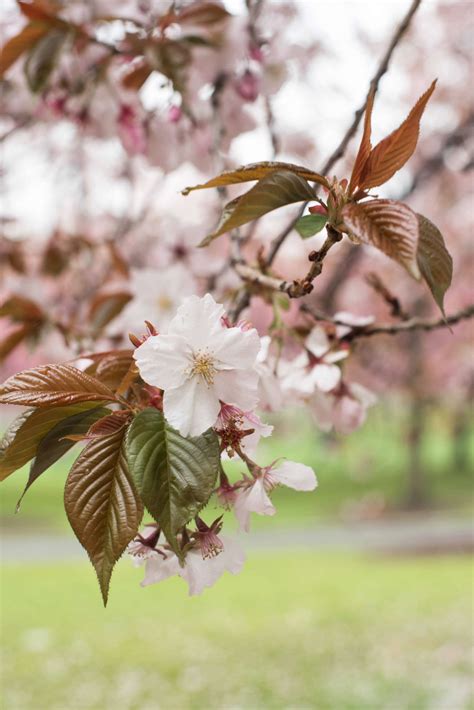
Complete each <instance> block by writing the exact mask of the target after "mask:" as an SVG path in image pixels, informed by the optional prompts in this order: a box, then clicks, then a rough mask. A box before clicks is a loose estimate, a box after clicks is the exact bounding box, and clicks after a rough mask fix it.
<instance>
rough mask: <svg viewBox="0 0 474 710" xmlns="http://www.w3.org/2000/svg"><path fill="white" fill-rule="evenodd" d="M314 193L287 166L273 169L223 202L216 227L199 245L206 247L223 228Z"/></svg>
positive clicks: (234, 225)
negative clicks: (242, 191) (249, 187)
mask: <svg viewBox="0 0 474 710" xmlns="http://www.w3.org/2000/svg"><path fill="white" fill-rule="evenodd" d="M314 197H315V193H314V190H313V188H312V187H310V185H309V184H308V182H307V181H306V180H305V179H304V178H302V177H300V176H299V175H297V174H296V173H292V172H290V171H289V170H277V171H275V172H272V173H270V174H269V175H267V176H266V177H264V178H262V179H261V180H259V182H258V183H257V184H256V185H255V186H254V187H252V189H251V190H249V191H248V192H246V193H245V194H244V195H241V196H240V197H237V198H236V199H235V200H232V201H231V202H228V203H227V204H226V206H225V207H224V211H223V213H222V217H221V220H220V222H219V224H218V225H217V228H216V229H215V231H214V232H212V234H209V235H208V236H207V237H206V238H205V239H204V240H203V241H202V242H201V244H199V246H200V247H205V246H207V245H208V244H210V243H211V242H212V241H213V240H214V239H216V237H219V236H220V235H221V234H224V232H228V231H229V230H231V229H235V228H236V227H240V226H241V225H242V224H246V223H247V222H251V221H252V220H254V219H258V218H259V217H262V216H263V215H264V214H267V212H271V211H272V210H276V209H277V208H278V207H283V206H284V205H290V204H292V203H294V202H304V201H305V200H314Z"/></svg>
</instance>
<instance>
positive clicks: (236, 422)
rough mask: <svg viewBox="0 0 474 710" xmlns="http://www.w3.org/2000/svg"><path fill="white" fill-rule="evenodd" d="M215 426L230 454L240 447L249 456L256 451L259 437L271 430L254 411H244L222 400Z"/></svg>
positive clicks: (266, 434)
mask: <svg viewBox="0 0 474 710" xmlns="http://www.w3.org/2000/svg"><path fill="white" fill-rule="evenodd" d="M215 428H216V431H217V433H218V434H219V436H220V437H221V440H222V445H223V447H224V448H225V449H227V450H228V453H229V454H230V455H232V453H233V452H234V451H235V450H236V449H238V448H241V449H242V451H244V452H245V453H246V454H248V455H249V456H252V455H253V454H254V453H255V452H256V450H257V445H258V442H259V441H260V437H262V436H263V437H267V436H270V434H271V433H272V431H273V427H272V426H271V425H270V424H265V423H264V422H262V420H261V419H260V417H259V416H258V415H257V414H255V412H252V411H247V412H244V411H243V410H242V409H240V408H239V407H235V406H234V405H232V404H226V403H224V402H222V403H221V410H220V412H219V416H218V417H217V422H216V426H215Z"/></svg>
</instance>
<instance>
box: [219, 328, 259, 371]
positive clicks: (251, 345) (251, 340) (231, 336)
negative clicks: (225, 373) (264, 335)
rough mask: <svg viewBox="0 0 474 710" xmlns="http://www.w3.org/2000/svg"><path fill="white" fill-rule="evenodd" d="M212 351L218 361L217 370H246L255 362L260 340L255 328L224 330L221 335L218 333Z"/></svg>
mask: <svg viewBox="0 0 474 710" xmlns="http://www.w3.org/2000/svg"><path fill="white" fill-rule="evenodd" d="M216 341H217V339H216ZM212 351H213V354H214V356H215V358H216V359H217V360H218V363H217V364H216V367H218V369H222V370H226V369H230V368H232V369H235V368H236V369H239V370H243V369H247V368H249V367H253V366H254V365H255V363H256V361H257V357H258V354H259V352H260V338H259V335H258V333H257V331H256V330H255V328H251V329H250V330H241V329H240V328H224V329H223V331H222V333H219V339H218V341H217V342H216V343H215V344H214V345H213V347H212Z"/></svg>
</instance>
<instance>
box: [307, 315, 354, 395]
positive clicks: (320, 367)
mask: <svg viewBox="0 0 474 710" xmlns="http://www.w3.org/2000/svg"><path fill="white" fill-rule="evenodd" d="M305 346H306V348H307V350H309V352H310V353H311V355H313V356H314V358H315V359H316V362H315V363H314V365H313V368H312V370H311V380H312V381H313V382H314V384H315V385H316V387H318V388H319V389H320V390H321V391H322V392H329V391H330V390H332V389H334V387H336V385H337V384H338V383H339V381H340V379H341V370H340V368H339V367H338V366H337V365H336V364H335V363H336V362H340V361H341V360H344V359H345V358H346V357H347V356H348V354H349V353H348V351H347V350H331V344H330V342H329V339H328V336H327V335H326V332H325V331H324V330H323V329H322V328H320V327H318V326H316V327H315V328H313V330H312V331H311V333H310V334H309V335H308V337H307V338H306V342H305ZM310 363H311V358H310Z"/></svg>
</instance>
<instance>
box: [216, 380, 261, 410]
mask: <svg viewBox="0 0 474 710" xmlns="http://www.w3.org/2000/svg"><path fill="white" fill-rule="evenodd" d="M213 387H214V390H215V393H216V396H217V397H218V398H219V399H220V400H221V401H222V402H226V403H227V404H235V405H236V406H237V407H240V409H243V410H244V411H245V410H249V409H255V407H256V406H257V402H258V373H257V372H256V371H255V370H221V371H219V372H217V373H216V374H215V376H214V385H213Z"/></svg>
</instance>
